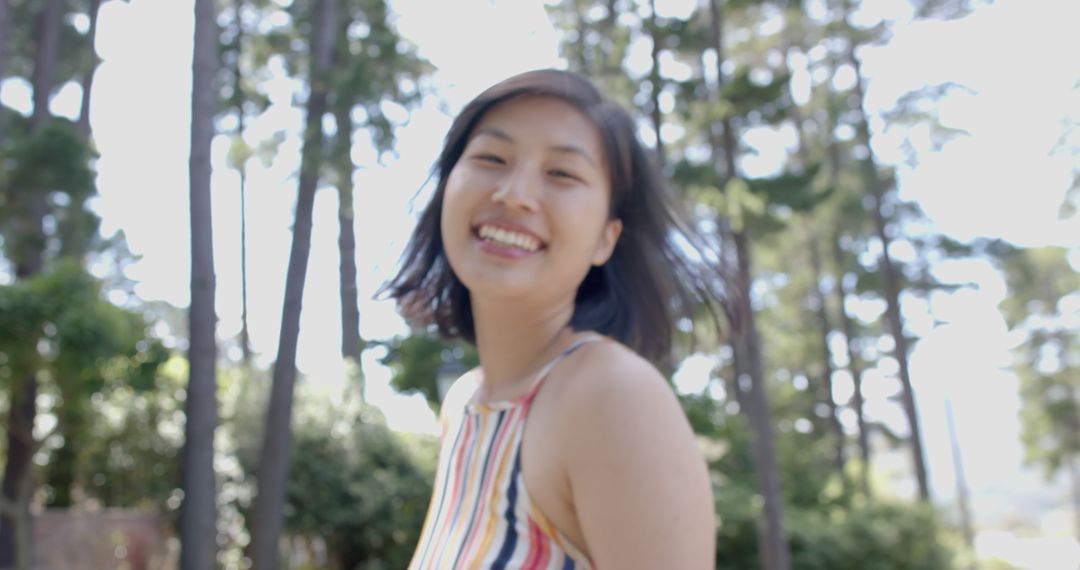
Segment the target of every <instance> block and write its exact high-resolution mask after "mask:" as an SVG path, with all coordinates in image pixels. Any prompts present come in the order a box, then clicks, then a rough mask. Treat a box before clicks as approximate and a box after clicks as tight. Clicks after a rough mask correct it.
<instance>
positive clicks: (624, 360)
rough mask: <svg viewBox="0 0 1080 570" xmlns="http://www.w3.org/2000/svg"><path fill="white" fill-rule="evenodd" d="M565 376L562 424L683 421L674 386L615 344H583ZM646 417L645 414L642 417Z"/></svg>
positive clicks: (632, 353) (654, 368) (643, 362)
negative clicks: (628, 419) (626, 418)
mask: <svg viewBox="0 0 1080 570" xmlns="http://www.w3.org/2000/svg"><path fill="white" fill-rule="evenodd" d="M580 352H581V353H582V354H581V355H580V357H579V358H578V359H577V362H575V363H574V364H575V365H574V366H572V367H567V368H568V369H567V370H566V372H565V374H564V375H565V376H566V378H565V380H566V382H565V383H564V384H565V390H566V393H564V394H563V398H560V399H561V400H562V401H563V402H566V406H565V408H564V409H565V411H566V412H567V417H564V418H563V419H564V420H568V421H581V422H585V423H590V422H598V421H612V420H614V421H618V420H619V419H620V416H626V415H629V416H632V417H634V418H639V419H642V418H657V419H659V418H660V417H662V416H669V419H670V420H671V421H677V420H679V419H684V418H685V416H684V415H683V413H682V409H681V408H680V407H679V404H678V400H677V398H676V397H675V394H674V392H672V390H671V387H670V385H668V383H667V381H666V380H665V379H664V377H663V376H662V375H661V374H660V372H659V371H658V370H657V369H656V367H655V366H653V365H652V363H650V362H649V361H647V360H645V359H644V358H642V357H641V356H640V355H638V354H637V353H635V352H633V351H632V350H630V349H629V348H627V347H625V346H623V345H621V344H619V343H617V342H614V341H610V342H595V343H590V344H588V345H585V346H583V347H582V348H581V349H580ZM642 414H644V416H643V415H642Z"/></svg>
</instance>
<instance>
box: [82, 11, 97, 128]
mask: <svg viewBox="0 0 1080 570" xmlns="http://www.w3.org/2000/svg"><path fill="white" fill-rule="evenodd" d="M100 8H101V0H90V31H88V32H87V34H86V35H87V40H88V41H89V42H90V67H89V68H87V69H86V71H85V72H84V73H83V77H82V103H81V104H80V105H79V132H81V133H82V134H83V136H86V137H89V136H90V93H91V91H92V90H93V87H94V72H95V71H97V66H98V57H97V50H96V49H95V47H94V43H95V42H96V40H97V21H98V12H99V11H100Z"/></svg>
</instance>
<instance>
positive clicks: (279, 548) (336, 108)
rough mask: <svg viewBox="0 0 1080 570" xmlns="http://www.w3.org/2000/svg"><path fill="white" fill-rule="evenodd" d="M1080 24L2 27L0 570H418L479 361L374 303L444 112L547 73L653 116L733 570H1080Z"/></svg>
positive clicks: (425, 187)
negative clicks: (699, 311)
mask: <svg viewBox="0 0 1080 570" xmlns="http://www.w3.org/2000/svg"><path fill="white" fill-rule="evenodd" d="M1077 22H1080V4H1078V3H1076V2H1069V1H1063V0H996V1H989V0H874V1H870V0H864V1H859V0H801V1H799V0H595V1H589V0H561V1H556V0H547V1H546V2H524V1H509V0H455V1H453V2H424V1H420V0H0V78H2V83H0V103H2V106H0V241H2V245H3V249H2V258H0V410H2V411H3V414H2V415H0V425H2V430H0V458H2V462H3V463H2V464H3V483H2V494H0V568H39V569H61V568H63V569H82V568H87V569H94V570H98V569H105V568H107V569H114V568H115V569H128V570H137V569H150V568H153V569H158V568H162V569H171V568H180V567H182V568H187V569H196V568H198V569H202V568H213V567H218V568H229V569H233V568H250V567H253V566H254V567H255V568H257V569H263V568H291V569H313V568H329V569H334V570H353V569H383V568H387V569H389V568H404V567H405V566H406V565H407V563H408V560H409V557H410V556H411V553H412V548H413V546H414V544H415V542H416V540H417V538H418V533H419V528H420V525H421V522H422V520H423V517H424V514H425V510H426V508H427V501H428V499H429V497H430V489H431V478H432V477H433V473H434V467H435V453H436V446H437V434H438V425H437V422H436V419H435V418H436V414H437V410H438V405H439V400H440V396H441V390H442V389H443V388H444V387H445V385H446V383H447V382H448V381H449V380H452V378H453V377H455V376H456V375H457V374H459V373H460V372H461V371H462V370H464V369H465V368H466V367H471V366H474V365H475V364H476V362H477V361H476V354H475V351H473V350H472V349H471V347H469V346H465V345H460V344H455V343H447V342H444V341H441V340H439V339H438V338H436V337H435V336H434V335H432V334H431V333H430V332H429V331H425V330H421V329H415V328H410V327H409V326H408V325H407V324H406V323H404V322H403V321H402V320H401V319H400V318H399V317H398V316H397V313H396V311H395V308H394V306H393V303H391V302H388V301H385V300H376V299H375V296H376V292H377V290H378V289H379V287H380V286H381V285H382V284H383V283H384V282H385V281H386V280H387V279H388V278H390V277H391V276H392V275H393V273H394V270H395V268H396V267H397V264H398V258H399V256H400V255H401V252H402V250H403V248H404V246H405V243H406V242H407V240H408V237H409V235H410V232H411V230H412V227H413V225H414V223H415V220H416V218H417V216H418V214H419V212H420V210H421V209H422V208H423V206H424V205H425V204H426V201H427V199H428V197H429V196H430V194H431V191H432V189H433V185H434V181H433V180H431V179H430V173H431V167H432V165H433V164H434V161H435V158H436V156H437V154H438V152H439V150H440V145H441V142H442V138H443V136H444V135H445V132H446V130H447V128H448V127H449V124H450V121H451V120H452V118H453V116H454V114H455V113H456V112H457V111H458V110H460V108H461V107H462V106H463V105H464V104H465V103H466V102H467V101H468V100H469V99H471V98H472V97H473V96H475V95H476V94H478V93H479V92H480V91H481V90H483V89H484V88H486V87H488V86H490V85H491V84H493V83H495V82H497V81H500V80H502V79H505V78H506V77H508V76H510V75H513V74H515V73H519V72H522V71H526V70H529V69H536V68H544V67H555V68H562V69H571V70H575V71H578V72H581V73H583V74H585V75H587V76H589V77H590V78H592V79H593V80H594V81H595V82H596V83H597V84H598V85H599V86H601V87H602V89H603V90H604V91H605V92H606V93H607V94H608V95H609V96H611V97H612V98H613V99H615V100H617V101H619V102H621V103H623V104H624V105H625V106H626V107H627V108H628V109H630V110H631V111H632V112H633V113H634V114H635V117H636V118H637V119H638V122H639V135H640V137H641V139H642V140H643V141H645V142H646V144H647V145H649V146H650V147H651V148H653V149H654V150H655V152H656V159H657V161H658V162H659V163H660V164H661V165H662V166H663V168H664V170H665V172H666V173H667V175H668V177H669V180H670V181H671V184H672V186H673V188H675V190H676V191H677V192H678V193H679V194H680V195H681V196H682V197H683V198H684V200H685V201H686V203H687V204H689V205H690V211H691V212H692V214H693V217H694V220H693V221H694V223H696V224H697V226H698V228H699V229H701V230H702V231H703V232H705V233H707V234H709V235H711V236H713V237H715V238H716V240H717V242H718V243H721V244H722V250H721V258H720V259H721V261H722V262H723V263H726V264H728V265H729V267H730V271H731V272H732V274H733V275H736V276H737V277H738V278H737V279H736V283H735V287H736V288H737V289H740V290H743V292H744V294H743V295H741V296H739V295H736V296H737V297H740V298H743V299H745V301H746V303H745V306H744V307H743V309H744V311H743V312H744V315H745V318H744V321H745V322H744V325H745V326H744V327H743V328H742V329H741V331H740V332H739V333H738V334H735V335H729V336H728V337H727V338H717V337H716V335H715V334H713V333H710V332H709V329H708V326H707V325H708V321H707V320H706V319H705V318H702V319H700V322H698V321H693V322H692V321H685V322H680V323H679V329H680V331H681V335H682V337H681V338H680V342H679V343H678V348H677V351H676V355H675V356H674V357H673V358H672V359H671V360H670V361H668V362H663V363H658V364H659V365H660V366H661V367H662V368H663V369H664V370H665V372H666V373H668V374H669V375H670V377H671V379H672V384H673V387H674V389H675V390H676V392H677V393H678V394H679V395H680V399H681V400H682V402H683V405H684V408H685V410H686V413H687V415H688V417H689V418H690V420H691V423H692V425H693V427H694V429H695V431H696V432H697V433H698V435H699V439H700V443H701V446H702V449H703V451H704V452H705V455H706V457H707V459H708V460H709V465H710V469H711V471H712V474H713V481H714V486H715V492H716V511H717V519H716V523H717V527H716V529H717V530H716V532H717V569H747V568H765V569H767V570H787V569H789V568H795V569H805V570H811V569H837V568H859V569H874V568H879V569H903V568H910V569H920V570H926V569H946V568H965V569H966V568H982V569H996V570H1003V569H1010V568H1030V569H1037V570H1050V569H1059V568H1060V569H1075V568H1078V567H1080V542H1078V539H1080V339H1078V335H1077V331H1080V274H1078V269H1080V215H1078V210H1077V208H1078V206H1080V126H1078V125H1080V58H1078V57H1077V55H1076V54H1078V53H1080V35H1078V34H1076V32H1075V27H1076V23H1077ZM736 292H737V291H736ZM702 316H703V317H704V315H702ZM694 332H696V333H697V337H698V340H697V342H696V343H693V342H690V337H691V336H692V334H691V333H694Z"/></svg>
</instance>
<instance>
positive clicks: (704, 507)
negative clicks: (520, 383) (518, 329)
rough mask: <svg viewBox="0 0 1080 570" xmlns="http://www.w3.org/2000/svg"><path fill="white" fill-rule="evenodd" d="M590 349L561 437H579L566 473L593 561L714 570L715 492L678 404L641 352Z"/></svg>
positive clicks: (571, 441) (570, 445) (603, 567)
mask: <svg viewBox="0 0 1080 570" xmlns="http://www.w3.org/2000/svg"><path fill="white" fill-rule="evenodd" d="M592 348H594V349H595V350H594V351H590V352H591V354H589V357H588V358H586V359H584V360H585V362H583V363H582V366H581V367H580V368H578V369H577V370H576V371H575V372H574V373H573V375H574V376H577V378H574V379H573V380H574V382H573V384H574V389H573V390H571V392H575V394H574V397H573V398H572V403H570V404H569V405H568V406H567V410H566V411H567V415H566V416H564V417H565V418H566V420H567V422H568V424H569V425H566V426H565V427H567V428H569V429H567V430H565V431H563V433H565V434H573V437H571V438H568V440H567V446H566V448H565V450H566V453H567V456H566V458H567V463H566V470H567V475H568V479H569V482H570V489H571V495H572V500H573V504H574V508H575V510H576V512H577V517H578V521H579V523H580V525H581V528H582V531H583V533H584V537H585V543H586V545H587V549H588V551H589V553H590V555H591V556H592V558H593V562H595V564H596V567H597V568H599V569H600V570H607V569H616V568H617V569H620V570H633V569H637V568H640V569H643V570H645V569H648V570H655V569H656V568H664V569H665V570H705V569H712V568H715V567H716V562H715V560H716V546H715V540H716V535H715V515H714V509H715V506H714V502H713V494H712V486H711V483H710V480H709V474H708V470H707V468H706V465H705V461H704V459H703V458H702V455H701V453H700V451H699V450H698V447H697V444H696V440H695V438H694V434H693V431H692V430H691V429H690V424H689V423H688V422H687V420H686V416H685V415H684V414H683V411H682V408H681V407H680V406H679V403H678V400H677V399H676V398H675V395H674V393H672V391H671V388H670V387H669V386H668V384H667V383H666V382H665V381H664V379H663V378H662V377H661V375H660V373H659V372H658V371H657V370H656V369H655V368H654V367H653V366H652V365H650V364H649V363H648V362H646V361H645V360H643V359H641V358H640V357H638V356H637V355H636V354H634V353H632V352H630V351H629V350H627V349H625V348H624V347H621V346H618V345H615V344H609V343H604V344H603V345H600V346H596V347H592ZM579 374H580V376H579ZM568 380H570V379H569V378H568Z"/></svg>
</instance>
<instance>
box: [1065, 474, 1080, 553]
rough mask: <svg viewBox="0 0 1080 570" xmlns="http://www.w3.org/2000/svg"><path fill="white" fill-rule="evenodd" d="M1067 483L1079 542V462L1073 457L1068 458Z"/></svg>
mask: <svg viewBox="0 0 1080 570" xmlns="http://www.w3.org/2000/svg"><path fill="white" fill-rule="evenodd" d="M1067 463H1068V466H1067V469H1068V473H1069V483H1070V487H1071V488H1072V508H1073V518H1074V520H1073V523H1074V524H1075V525H1076V529H1075V531H1076V539H1077V541H1080V465H1077V463H1080V460H1078V459H1077V457H1076V456H1075V455H1074V456H1072V457H1069V458H1068V461H1067Z"/></svg>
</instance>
